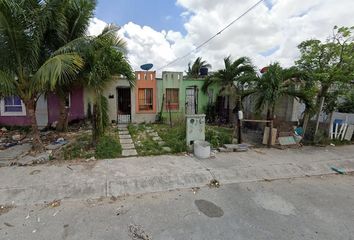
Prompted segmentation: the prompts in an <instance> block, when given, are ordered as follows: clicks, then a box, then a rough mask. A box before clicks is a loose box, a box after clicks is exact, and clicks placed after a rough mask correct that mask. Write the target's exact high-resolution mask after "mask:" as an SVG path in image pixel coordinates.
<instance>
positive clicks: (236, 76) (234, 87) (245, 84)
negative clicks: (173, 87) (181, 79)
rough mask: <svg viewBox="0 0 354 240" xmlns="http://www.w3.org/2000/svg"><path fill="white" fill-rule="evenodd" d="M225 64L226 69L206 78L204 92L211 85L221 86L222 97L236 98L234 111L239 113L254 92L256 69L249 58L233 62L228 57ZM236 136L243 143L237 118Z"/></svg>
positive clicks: (239, 121)
mask: <svg viewBox="0 0 354 240" xmlns="http://www.w3.org/2000/svg"><path fill="white" fill-rule="evenodd" d="M224 64H225V68H224V69H221V70H218V71H217V72H216V73H214V74H212V75H211V76H209V77H207V78H206V80H205V82H204V84H203V87H202V91H203V92H207V89H208V87H209V86H210V85H214V84H216V85H219V86H220V87H221V89H220V94H221V95H224V96H225V95H226V96H230V95H233V96H234V97H235V99H236V102H235V106H236V107H235V109H234V110H235V112H238V111H241V110H242V100H243V99H244V98H245V97H247V96H249V95H250V94H252V93H253V92H254V89H253V88H252V87H251V84H252V82H253V80H255V79H256V72H255V67H254V66H253V64H252V62H251V60H250V59H249V58H247V57H240V58H238V59H236V60H235V61H232V60H231V56H228V57H227V58H225V59H224ZM228 101H230V98H228ZM234 134H235V135H237V136H238V142H239V143H241V142H242V139H241V120H240V119H239V118H237V126H236V128H235V133H234Z"/></svg>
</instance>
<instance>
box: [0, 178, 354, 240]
mask: <svg viewBox="0 0 354 240" xmlns="http://www.w3.org/2000/svg"><path fill="white" fill-rule="evenodd" d="M0 239H21V240H22V239H33V240H38V239H51V240H55V239H80V240H82V239H97V240H104V239H128V240H130V239H138V240H141V239H144V240H145V239H153V240H156V239H161V240H170V239H171V240H172V239H181V240H182V239H183V240H186V239H213V240H216V239H245V240H246V239H247V240H249V239H254V240H255V239H272V240H274V239H321V240H325V239H331V240H332V239H354V176H350V175H347V176H341V175H332V176H324V177H308V178H301V179H290V180H277V181H271V182H269V181H266V182H253V183H241V184H229V185H222V186H221V187H220V188H218V189H215V188H209V187H205V188H201V189H187V190H180V191H178V190H176V191H170V192H164V193H154V194H145V195H136V196H127V197H122V198H118V199H98V200H85V201H68V200H67V201H65V200H64V201H61V202H60V203H59V202H54V203H51V204H47V205H34V206H17V207H14V208H12V209H11V208H1V209H0Z"/></svg>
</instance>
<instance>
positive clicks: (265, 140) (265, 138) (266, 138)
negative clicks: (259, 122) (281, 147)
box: [262, 127, 278, 145]
mask: <svg viewBox="0 0 354 240" xmlns="http://www.w3.org/2000/svg"><path fill="white" fill-rule="evenodd" d="M269 129H270V128H269V127H265V128H264V134H263V142H262V143H263V144H264V145H267V144H268V142H269ZM277 131H278V130H277V129H276V128H273V131H272V143H271V144H272V145H275V140H276V139H277Z"/></svg>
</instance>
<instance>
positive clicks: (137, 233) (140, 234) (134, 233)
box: [128, 224, 152, 240]
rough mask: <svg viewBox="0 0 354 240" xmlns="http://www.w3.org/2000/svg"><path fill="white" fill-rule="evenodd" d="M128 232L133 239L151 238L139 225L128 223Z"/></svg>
mask: <svg viewBox="0 0 354 240" xmlns="http://www.w3.org/2000/svg"><path fill="white" fill-rule="evenodd" d="M128 233H129V236H130V237H131V238H132V239H133V240H152V238H151V237H150V236H149V235H148V234H147V233H145V231H144V229H143V227H142V226H140V225H135V224H130V225H129V227H128Z"/></svg>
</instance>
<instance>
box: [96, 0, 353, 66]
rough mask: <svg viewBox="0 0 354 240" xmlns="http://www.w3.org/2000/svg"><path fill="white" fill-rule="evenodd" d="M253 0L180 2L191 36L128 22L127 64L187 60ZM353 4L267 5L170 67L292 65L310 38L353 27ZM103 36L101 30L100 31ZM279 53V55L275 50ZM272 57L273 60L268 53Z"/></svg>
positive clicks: (302, 0)
mask: <svg viewBox="0 0 354 240" xmlns="http://www.w3.org/2000/svg"><path fill="white" fill-rule="evenodd" d="M254 3H255V1H254V0H222V1H221V0H219V1H215V0H177V4H178V5H179V6H182V7H183V8H185V11H184V12H183V13H182V14H181V17H182V18H183V19H184V20H185V25H184V26H185V29H186V32H187V34H186V35H185V36H183V35H182V34H181V33H180V32H175V31H171V30H170V31H161V32H159V31H156V30H154V29H152V28H150V27H148V26H139V25H137V24H134V23H131V22H130V23H128V24H126V25H124V26H123V27H122V30H121V34H124V36H125V38H126V40H127V42H128V50H129V56H128V57H129V59H130V61H131V63H132V65H133V66H134V68H136V69H138V67H139V66H140V65H141V64H143V63H147V62H151V63H153V64H154V65H155V67H156V68H158V67H160V66H164V65H165V64H166V63H168V62H169V61H171V60H173V59H175V58H176V57H179V56H183V55H185V54H186V53H188V52H189V51H190V50H192V49H194V47H195V46H197V45H199V44H200V43H202V42H203V41H205V40H206V39H208V38H209V37H211V36H212V35H213V34H215V33H216V32H218V31H219V30H220V29H222V28H223V27H224V26H225V25H227V24H228V23H230V22H231V21H232V20H233V19H235V18H236V17H238V16H239V15H241V14H242V13H243V12H244V11H245V10H246V9H247V8H248V7H249V6H251V5H252V4H254ZM353 8H354V1H352V0H342V1H341V3H340V4H339V2H338V1H333V0H312V1H308V0H286V1H285V0H268V1H267V4H261V5H259V6H258V7H257V8H256V9H254V10H253V11H252V12H250V13H249V14H248V15H246V16H245V17H244V18H242V19H241V20H240V21H238V22H236V23H235V24H234V25H233V26H231V27H230V28H229V29H227V30H226V31H224V32H223V33H222V34H221V35H219V36H218V37H217V38H215V39H214V40H213V41H212V42H210V43H209V44H207V45H206V46H205V47H204V48H202V49H201V50H200V51H199V52H197V53H193V54H191V55H189V56H188V57H186V58H185V59H183V60H181V61H179V62H177V63H175V64H174V65H173V66H170V67H169V68H167V69H168V70H178V71H182V70H185V69H186V66H187V63H188V62H189V61H192V60H193V59H194V58H195V57H197V56H201V57H203V59H205V60H207V61H208V62H210V63H211V64H212V65H213V70H215V69H218V68H220V67H223V58H224V57H226V56H228V55H230V54H231V55H232V56H233V57H234V58H236V57H240V56H244V55H245V56H249V57H251V58H252V59H253V61H254V63H255V64H256V65H257V66H258V67H260V68H261V67H263V66H265V65H267V64H269V63H270V62H274V61H279V62H281V63H282V64H283V65H284V66H290V65H292V64H293V63H294V60H295V59H296V58H297V57H298V50H297V45H298V44H299V43H301V42H302V41H303V40H306V39H310V38H318V39H322V40H324V39H326V37H327V36H328V35H329V34H330V33H331V30H332V28H333V26H334V25H339V26H350V25H353V21H351V20H352V9H353ZM102 23H103V22H102V21H100V20H99V19H96V18H95V19H93V22H92V24H91V26H90V31H89V32H90V33H92V34H95V33H96V34H97V31H98V29H100V28H103V27H102ZM98 32H99V31H98ZM272 49H276V51H271V50H272ZM266 52H269V53H270V55H269V56H267V54H264V53H266Z"/></svg>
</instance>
